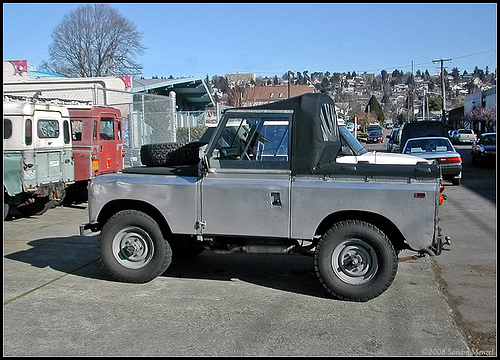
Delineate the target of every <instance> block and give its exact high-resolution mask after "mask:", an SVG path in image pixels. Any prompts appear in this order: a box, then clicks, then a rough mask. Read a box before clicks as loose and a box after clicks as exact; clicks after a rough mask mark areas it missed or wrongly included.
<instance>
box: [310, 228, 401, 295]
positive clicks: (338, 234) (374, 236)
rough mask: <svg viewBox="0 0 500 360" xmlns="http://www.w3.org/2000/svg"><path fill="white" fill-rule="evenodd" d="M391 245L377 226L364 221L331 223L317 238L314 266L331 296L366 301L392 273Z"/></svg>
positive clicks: (394, 259) (384, 286)
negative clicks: (318, 238)
mask: <svg viewBox="0 0 500 360" xmlns="http://www.w3.org/2000/svg"><path fill="white" fill-rule="evenodd" d="M397 267H398V258H397V254H396V251H395V250H394V247H393V246H392V244H391V242H390V241H389V239H388V238H387V237H386V236H385V234H384V233H383V232H382V231H380V230H379V229H378V228H377V227H375V226H373V225H372V224H369V223H367V222H364V221H358V220H347V221H341V222H338V223H336V224H334V225H333V226H332V227H331V228H330V229H329V230H328V231H327V232H326V233H325V234H324V235H323V236H322V237H321V239H320V240H319V242H318V245H317V246H316V251H315V254H314V268H315V270H316V274H317V275H318V277H319V279H320V282H321V283H322V284H323V286H324V287H325V288H326V290H328V292H330V293H331V294H332V295H333V296H334V297H336V298H338V299H343V300H350V301H367V300H370V299H373V298H375V297H377V296H378V295H380V294H382V293H383V292H384V291H385V290H386V289H387V288H388V287H389V286H390V285H391V283H392V281H393V280H394V277H395V276H396V272H397Z"/></svg>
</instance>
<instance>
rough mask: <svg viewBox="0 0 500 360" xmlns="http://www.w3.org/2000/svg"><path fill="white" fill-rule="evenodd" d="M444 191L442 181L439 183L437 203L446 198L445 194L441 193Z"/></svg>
mask: <svg viewBox="0 0 500 360" xmlns="http://www.w3.org/2000/svg"><path fill="white" fill-rule="evenodd" d="M443 191H444V185H443V183H440V184H439V205H441V204H442V203H443V202H444V201H445V200H446V195H444V194H442V192H443Z"/></svg>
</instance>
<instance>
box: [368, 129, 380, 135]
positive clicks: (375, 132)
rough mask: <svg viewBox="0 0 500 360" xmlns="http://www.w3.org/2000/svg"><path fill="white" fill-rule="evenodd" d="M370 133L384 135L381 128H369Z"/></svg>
mask: <svg viewBox="0 0 500 360" xmlns="http://www.w3.org/2000/svg"><path fill="white" fill-rule="evenodd" d="M368 135H382V130H381V129H371V130H370V129H369V130H368Z"/></svg>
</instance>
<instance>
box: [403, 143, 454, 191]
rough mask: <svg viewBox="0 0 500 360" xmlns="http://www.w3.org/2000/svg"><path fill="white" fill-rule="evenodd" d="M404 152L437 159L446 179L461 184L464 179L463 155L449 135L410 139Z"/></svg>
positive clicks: (428, 158)
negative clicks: (452, 142)
mask: <svg viewBox="0 0 500 360" xmlns="http://www.w3.org/2000/svg"><path fill="white" fill-rule="evenodd" d="M403 154H408V155H415V156H419V157H422V158H424V159H427V160H436V161H437V162H438V163H439V165H440V167H441V175H442V176H443V178H444V179H447V178H448V179H451V181H452V183H453V185H460V181H461V179H462V156H461V155H460V153H459V152H458V151H457V149H456V148H455V147H454V146H453V145H452V144H451V142H450V139H448V138H447V137H420V138H413V139H408V141H407V142H406V144H405V147H404V148H403Z"/></svg>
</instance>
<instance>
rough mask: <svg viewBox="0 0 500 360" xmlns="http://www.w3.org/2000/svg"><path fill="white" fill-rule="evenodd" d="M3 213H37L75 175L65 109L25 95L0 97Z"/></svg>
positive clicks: (58, 199)
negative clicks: (20, 98) (0, 109)
mask: <svg viewBox="0 0 500 360" xmlns="http://www.w3.org/2000/svg"><path fill="white" fill-rule="evenodd" d="M3 122H4V136H3V165H4V167H3V168H4V170H3V175H4V176H3V187H4V219H5V218H6V217H7V216H8V214H9V213H14V212H15V211H17V212H19V213H21V214H22V215H24V216H30V215H36V214H42V213H43V212H45V211H46V210H47V209H48V208H50V207H52V206H54V204H59V203H60V202H62V200H63V199H64V196H65V191H66V188H67V186H68V185H70V184H73V183H74V181H75V169H74V158H73V148H72V139H71V128H70V117H69V111H68V109H67V108H66V107H65V106H62V105H54V104H43V103H35V102H28V101H4V103H3Z"/></svg>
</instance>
